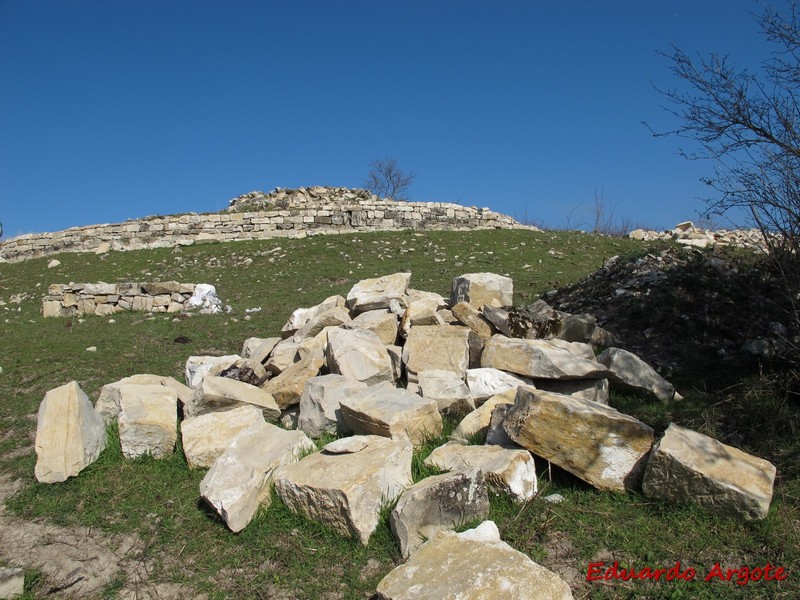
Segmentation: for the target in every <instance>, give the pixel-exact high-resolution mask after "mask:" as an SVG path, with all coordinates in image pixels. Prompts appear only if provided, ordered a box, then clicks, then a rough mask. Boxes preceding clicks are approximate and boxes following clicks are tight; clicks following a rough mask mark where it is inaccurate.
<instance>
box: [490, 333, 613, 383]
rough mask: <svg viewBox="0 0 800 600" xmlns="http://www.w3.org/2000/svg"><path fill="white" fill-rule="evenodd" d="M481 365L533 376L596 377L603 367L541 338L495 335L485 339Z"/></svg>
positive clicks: (551, 377)
mask: <svg viewBox="0 0 800 600" xmlns="http://www.w3.org/2000/svg"><path fill="white" fill-rule="evenodd" d="M481 366H483V367H493V368H495V369H500V370H501V371H511V372H512V373H516V374H518V375H523V376H526V377H533V378H537V379H600V378H603V377H605V376H606V371H607V369H606V367H604V366H603V365H601V364H600V363H597V362H595V361H593V360H589V359H586V358H582V357H580V356H576V355H575V354H573V353H572V352H570V351H569V350H568V349H564V348H560V347H558V346H556V345H554V344H553V343H552V341H545V340H526V339H516V338H507V337H505V336H502V335H499V334H498V335H495V336H493V337H492V339H490V340H489V341H488V342H486V345H485V346H484V348H483V356H482V357H481Z"/></svg>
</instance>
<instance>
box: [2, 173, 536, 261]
mask: <svg viewBox="0 0 800 600" xmlns="http://www.w3.org/2000/svg"><path fill="white" fill-rule="evenodd" d="M311 189H316V188H311ZM320 189H329V190H338V189H339V188H320ZM302 198H303V199H304V201H303V202H299V201H297V200H296V199H293V201H291V202H288V201H287V202H282V203H281V206H280V207H278V208H275V209H273V210H262V211H256V212H222V213H215V214H186V215H173V216H165V217H147V218H144V219H136V220H131V221H125V222H124V223H116V224H105V225H86V226H82V227H72V228H70V229H65V230H63V231H57V232H54V233H39V234H27V235H22V236H19V237H15V238H12V239H10V240H8V241H5V242H2V243H0V262H2V260H5V261H8V262H18V261H22V260H27V259H30V258H39V257H42V256H49V255H51V254H56V253H59V252H92V251H106V250H139V249H144V248H170V247H173V246H178V245H184V246H186V245H192V244H196V243H202V242H229V241H239V240H263V239H273V238H282V237H305V236H307V235H316V234H325V233H345V232H354V231H396V230H400V229H414V230H426V229H427V230H473V229H534V230H535V229H536V228H532V227H527V226H524V225H521V224H520V223H517V221H515V220H514V219H512V218H511V217H509V216H507V215H504V214H501V213H496V212H493V211H491V210H489V209H488V208H477V207H474V206H461V205H459V204H451V203H443V202H395V201H393V200H388V199H378V198H377V197H374V196H373V197H372V199H369V200H364V199H360V198H359V197H356V198H355V199H350V198H343V197H340V196H336V200H335V201H333V200H328V199H326V197H325V196H324V195H318V196H317V197H308V196H302Z"/></svg>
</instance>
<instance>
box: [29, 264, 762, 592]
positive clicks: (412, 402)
mask: <svg viewBox="0 0 800 600" xmlns="http://www.w3.org/2000/svg"><path fill="white" fill-rule="evenodd" d="M476 275H480V276H481V277H477V276H476ZM489 275H491V274H471V275H466V276H463V277H461V278H457V279H456V281H455V282H454V285H453V292H452V294H451V300H450V301H448V300H446V299H443V298H442V297H441V296H438V295H436V294H429V293H427V292H421V291H417V290H412V289H410V288H409V287H408V286H409V282H410V274H409V273H397V274H394V275H387V276H385V277H381V278H377V279H372V280H365V281H361V282H359V283H357V284H356V285H355V286H353V289H351V291H350V293H348V295H347V297H346V298H344V297H342V296H332V297H330V298H328V299H326V300H324V301H323V302H321V303H320V304H318V305H316V306H313V307H309V308H303V309H298V310H297V311H295V312H294V313H293V314H292V315H291V317H290V319H289V321H288V322H287V323H286V325H285V326H284V328H283V330H282V332H281V337H282V338H283V339H280V338H276V337H273V338H260V337H254V338H249V339H248V340H246V341H245V343H244V345H243V348H242V356H239V355H227V356H222V357H212V356H190V357H188V359H187V361H186V366H185V377H186V382H187V384H188V387H187V386H184V385H183V384H180V383H178V382H177V381H175V380H174V379H172V378H165V377H160V376H157V375H147V374H143V375H134V376H131V377H128V378H124V379H122V380H119V381H117V382H112V383H109V384H106V385H105V386H104V387H103V389H102V391H101V393H100V397H99V399H98V401H97V404H96V409H95V407H92V405H91V403H90V402H89V401H88V399H87V398H86V396H85V395H84V394H83V393H82V392H81V391H80V388H78V386H77V384H76V383H74V382H73V383H72V384H68V385H67V386H62V387H61V388H56V389H55V390H51V391H50V392H48V395H47V396H46V397H45V400H44V401H43V402H42V405H41V407H40V412H39V425H38V428H37V443H36V451H37V456H38V462H37V466H36V476H37V479H39V480H40V481H45V482H55V481H63V480H64V479H66V477H69V476H72V475H75V474H77V473H78V472H79V471H80V470H81V469H82V468H84V467H85V466H86V465H88V464H90V463H91V462H92V461H93V460H95V459H96V458H97V456H98V455H99V453H100V451H102V449H103V448H104V446H105V424H104V418H105V420H106V421H109V422H110V421H113V420H114V419H117V420H118V424H119V431H120V438H121V444H122V449H123V454H124V455H125V456H126V457H135V456H141V455H143V454H150V455H152V456H154V457H156V458H158V457H161V456H165V455H167V454H168V453H170V452H172V451H173V448H174V445H175V441H176V436H177V425H179V427H180V435H181V441H182V446H183V452H184V455H185V458H186V461H187V463H188V465H189V467H190V468H193V469H194V468H210V470H209V471H208V473H207V474H206V476H205V477H204V479H203V481H202V483H201V484H200V492H201V495H202V496H203V498H205V500H206V502H207V503H208V504H209V505H210V506H212V507H213V508H214V509H215V510H216V511H217V512H218V513H219V514H220V516H221V517H222V519H223V520H224V521H225V523H226V525H227V526H228V527H229V528H230V529H231V530H232V531H241V530H242V529H243V528H244V527H246V526H247V524H248V523H249V522H250V520H251V519H252V518H253V516H254V515H255V514H256V512H257V511H258V508H259V506H265V505H267V504H268V503H269V501H270V489H271V485H273V484H274V488H275V491H276V493H277V496H278V497H279V498H280V500H281V501H282V502H283V503H284V504H285V505H286V506H287V507H288V508H289V510H291V511H293V512H295V513H298V514H303V515H305V516H306V517H307V518H310V519H313V520H318V521H321V522H322V523H325V524H327V525H328V526H329V527H331V528H333V529H334V530H336V531H338V532H339V533H341V534H342V535H346V536H352V537H354V538H356V539H357V540H359V541H360V542H361V543H362V544H365V545H366V544H367V542H368V541H369V538H370V536H371V535H372V533H373V532H374V530H375V528H376V527H377V525H378V522H379V518H380V513H381V510H382V509H383V508H385V507H386V506H387V503H389V502H391V501H393V500H394V499H396V498H398V497H399V501H398V503H397V506H396V508H395V510H394V512H393V513H392V517H391V527H392V530H393V532H394V535H395V536H396V537H397V539H398V543H399V544H400V547H401V552H402V554H403V556H404V557H408V556H409V555H410V556H411V558H410V559H409V560H408V562H407V563H406V564H405V565H403V566H401V567H398V568H397V569H395V571H393V572H392V573H390V574H389V575H387V577H386V578H385V579H384V581H383V582H381V585H380V586H379V597H384V598H406V597H408V598H411V597H426V598H429V597H443V596H440V595H439V591H440V590H441V589H443V588H439V587H437V586H440V585H445V583H446V584H447V585H449V586H451V587H452V588H453V589H454V590H457V589H462V588H461V587H460V586H462V584H464V582H467V581H471V582H472V584H473V585H474V586H477V587H476V588H475V589H477V590H483V591H485V592H486V593H489V590H495V591H496V590H497V589H498V588H496V587H492V586H498V585H499V586H501V588H502V593H501V592H499V591H497V594H499V595H498V596H496V597H509V596H508V593H509V592H508V591H509V590H512V589H513V590H516V591H518V592H519V594H517V593H516V592H515V593H514V594H513V597H528V596H526V595H525V594H535V596H531V597H537V598H539V597H548V598H549V597H553V598H556V597H558V598H568V597H571V595H570V592H569V588H568V587H567V586H566V584H565V583H564V582H563V581H562V580H560V579H559V578H558V577H557V576H555V575H553V574H552V573H549V572H548V571H546V570H544V569H543V568H542V567H539V566H538V565H536V564H535V563H533V562H532V561H530V559H528V558H527V557H525V556H524V555H522V554H520V553H518V552H516V551H514V550H513V549H511V548H510V547H509V546H508V545H507V544H505V543H503V542H501V541H500V540H499V536H498V535H495V534H494V533H492V528H491V525H487V524H484V525H485V526H481V528H478V529H476V530H472V532H471V533H470V532H465V533H464V534H452V533H442V532H441V531H440V530H443V529H452V528H454V527H456V526H458V525H459V524H460V523H462V522H464V521H466V520H471V519H479V518H485V516H486V514H487V511H488V508H487V507H488V504H487V500H486V485H487V484H488V485H489V486H490V487H491V488H492V489H493V490H494V491H495V492H496V493H500V494H506V495H508V496H509V497H510V498H512V499H513V500H514V501H516V502H527V501H530V500H532V499H533V498H534V497H535V496H536V494H537V489H538V482H537V478H536V470H535V463H534V455H535V456H537V457H540V458H541V459H544V460H546V461H550V462H552V463H553V464H556V465H558V466H560V467H562V468H563V469H565V470H566V471H569V472H570V473H572V474H574V475H575V476H576V477H578V478H580V479H582V480H584V481H586V482H587V483H589V484H590V485H593V486H595V487H597V488H599V489H604V490H605V489H608V490H617V491H626V490H642V489H644V492H645V494H646V495H648V496H650V497H654V498H665V499H669V500H678V501H682V500H684V499H693V500H695V501H697V502H700V503H701V504H702V505H704V506H707V507H708V508H709V509H710V510H719V511H722V512H726V513H728V514H734V515H737V516H739V517H741V518H744V519H756V518H763V517H764V516H765V515H766V513H767V511H768V509H769V504H770V500H771V496H772V482H773V480H774V477H775V468H774V467H773V466H772V465H770V464H769V463H767V462H766V461H762V460H760V459H756V458H755V457H751V456H749V455H746V454H745V453H743V452H740V451H738V450H736V449H734V448H730V447H728V446H724V445H722V444H720V443H719V442H716V441H715V440H712V439H710V438H706V437H705V436H702V435H701V434H698V433H695V432H691V431H689V430H684V429H682V428H677V427H676V426H671V427H670V429H668V430H667V433H666V434H665V436H664V437H663V439H661V440H660V441H659V442H658V443H657V444H656V445H655V447H653V441H654V433H653V430H652V429H651V428H650V427H648V426H647V425H645V424H644V423H641V422H640V421H638V420H636V419H634V418H633V417H630V416H628V415H625V414H622V413H620V412H618V411H617V410H615V409H613V408H611V407H609V406H607V405H606V403H607V401H608V394H609V389H614V388H615V387H616V388H617V389H630V388H634V389H636V390H638V391H643V390H645V391H648V392H653V393H656V394H657V395H659V397H666V396H669V398H673V397H675V398H679V396H678V395H677V393H676V392H675V390H674V387H672V386H671V384H669V383H668V382H667V381H666V380H664V379H663V378H661V377H660V376H659V375H658V374H657V373H656V372H655V371H654V370H653V369H652V368H651V367H649V366H648V365H647V364H646V363H645V362H644V361H641V360H640V359H639V358H637V357H636V356H635V355H633V354H631V353H627V352H626V351H623V350H621V349H618V348H610V349H608V350H606V351H605V352H604V353H603V354H601V355H600V356H599V357H597V358H595V349H594V347H593V345H592V344H593V343H596V341H597V340H598V339H599V338H598V336H597V332H598V331H601V328H600V327H597V325H596V322H595V321H594V318H593V317H592V316H591V315H587V314H585V313H580V314H578V315H570V314H568V313H564V312H557V311H554V310H553V309H551V308H550V307H549V306H547V305H546V304H544V303H543V302H537V303H535V304H533V305H530V306H527V307H521V308H515V307H513V306H510V305H509V304H510V294H511V289H512V287H511V286H512V283H511V282H510V280H509V282H505V279H507V278H504V277H501V276H497V277H496V278H493V277H489ZM94 291H95V292H97V291H99V290H97V289H95V290H94ZM100 291H101V290H100ZM502 303H506V304H505V305H503V304H502ZM420 307H423V308H424V310H421V309H420V310H418V309H419V308H420ZM451 307H452V309H453V311H452V312H451V311H450V308H451ZM487 314H491V315H493V319H494V321H492V319H489V318H487ZM501 317H502V319H501ZM573 317H576V318H574V319H573ZM431 319H433V323H434V324H430V323H431V321H430V320H431ZM490 321H492V322H494V323H495V325H489V322H490ZM498 324H499V325H498ZM503 329H505V330H507V331H509V332H515V333H516V335H517V336H518V337H508V336H507V335H505V334H503V333H498V330H499V331H503ZM531 336H534V337H531ZM536 336H541V337H536ZM545 338H546V339H545ZM603 339H604V340H606V341H607V340H608V339H609V338H607V337H605V338H603ZM396 344H397V345H396ZM477 364H479V365H480V366H476V365H477ZM631 365H635V368H632V367H631ZM632 373H634V374H636V376H634V375H632ZM254 383H255V384H257V385H254ZM179 400H180V404H181V405H182V407H183V411H182V413H181V414H182V417H183V418H182V421H180V422H179V423H178V417H179ZM476 407H477V408H476ZM443 414H444V415H458V416H459V417H461V416H463V418H462V419H461V422H460V423H459V424H458V426H457V427H456V429H455V430H454V431H453V434H452V435H451V441H449V442H447V443H445V444H443V445H441V446H439V447H438V448H435V449H434V450H433V451H432V452H431V453H430V454H429V456H428V457H427V458H426V459H425V461H424V464H425V465H427V466H429V467H433V468H438V469H441V470H444V471H449V473H447V474H445V475H440V476H434V477H428V478H426V479H423V480H422V481H420V482H417V483H416V484H414V482H413V480H412V474H411V464H412V454H413V452H414V449H415V447H416V448H420V447H421V446H422V445H423V444H424V443H425V442H426V440H429V439H431V438H435V437H437V436H439V435H441V432H442V429H443V420H442V415H443ZM156 415H158V418H156ZM267 420H273V421H278V422H279V423H281V424H282V425H283V426H284V427H285V428H287V429H294V428H298V429H299V430H298V431H285V430H284V429H281V428H280V427H277V426H275V425H272V424H269V423H267ZM62 422H68V423H71V425H69V426H68V427H67V429H64V428H63V427H62ZM69 432H72V433H73V435H72V436H70V433H69ZM170 434H171V435H172V436H173V437H170ZM323 435H340V436H347V437H343V438H341V439H338V440H336V441H334V442H331V443H329V444H327V445H326V446H325V447H324V448H323V449H322V450H321V451H316V447H315V446H314V444H313V442H312V441H311V440H310V439H309V436H310V437H313V438H317V437H319V436H323ZM484 436H485V438H486V443H485V444H482V445H469V444H470V443H472V444H474V443H476V442H477V443H480V441H481V438H482V437H484ZM651 448H652V452H651ZM54 452H56V453H57V454H58V456H55V454H54ZM306 453H309V454H308V455H307V456H305V457H304V458H302V459H301V456H302V455H303V454H306ZM648 458H649V462H648ZM56 463H58V464H56ZM63 463H69V464H66V465H65V464H63ZM643 479H644V483H642V481H643ZM486 532H488V535H487V533H486ZM425 539H428V541H427V542H425V543H422V542H423V541H424V540H425ZM413 565H416V566H415V567H414V568H415V569H416V570H417V572H418V573H427V574H428V575H426V577H427V579H422V580H419V581H418V580H417V575H415V571H414V569H411V568H410V566H413ZM437 565H438V566H437ZM441 565H448V567H447V569H444V570H443V567H442V566H441ZM510 565H514V568H513V572H514V577H513V578H510V573H511V571H506V570H505V569H507V568H510ZM434 567H436V568H434ZM448 569H453V573H451V574H450V575H448V574H447V571H448ZM451 576H452V577H451ZM448 578H449V579H448ZM534 581H536V582H537V583H535V585H536V586H539V587H536V588H534V587H530V586H533V585H534V583H533V582H534ZM403 582H405V585H401V583H403ZM409 582H414V583H413V584H410V583H409ZM521 582H527V583H525V584H524V585H522V583H521ZM398 586H399V587H398ZM409 586H411V587H409ZM482 586H483V587H482ZM503 586H505V587H503ZM515 586H516V587H515ZM420 590H426V591H425V592H424V593H423V592H422V591H420ZM459 593H461V592H459ZM463 593H464V595H463V597H465V598H466V597H486V596H471V595H469V594H473V593H478V592H475V591H464V592H463ZM381 594H382V595H381ZM415 594H422V595H421V596H417V595H415ZM459 597H462V596H459Z"/></svg>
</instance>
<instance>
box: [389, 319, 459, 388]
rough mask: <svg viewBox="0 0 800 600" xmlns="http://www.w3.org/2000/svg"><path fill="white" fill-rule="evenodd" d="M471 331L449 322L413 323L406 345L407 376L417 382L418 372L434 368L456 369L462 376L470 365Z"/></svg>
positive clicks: (404, 356)
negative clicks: (415, 325) (414, 324)
mask: <svg viewBox="0 0 800 600" xmlns="http://www.w3.org/2000/svg"><path fill="white" fill-rule="evenodd" d="M469 332H470V330H469V329H468V328H467V327H452V326H449V325H418V326H417V327H414V328H413V329H412V330H411V333H410V334H409V336H408V339H406V344H405V346H404V347H403V363H404V364H405V367H406V375H407V377H408V380H409V381H412V382H416V381H418V378H417V373H419V372H420V371H426V370H431V369H441V370H444V371H453V372H454V373H456V374H457V375H458V376H459V377H461V378H462V379H463V378H464V377H465V375H466V371H467V367H468V366H469Z"/></svg>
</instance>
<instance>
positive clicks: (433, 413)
mask: <svg viewBox="0 0 800 600" xmlns="http://www.w3.org/2000/svg"><path fill="white" fill-rule="evenodd" d="M340 406H341V409H342V416H343V417H344V420H345V422H346V423H347V424H348V425H349V426H350V428H351V429H352V430H353V431H354V432H355V433H356V434H371V435H380V436H384V437H391V438H394V439H403V438H409V439H410V440H411V442H412V443H413V444H414V445H415V446H420V445H422V443H423V442H424V441H425V439H426V438H428V437H434V436H437V435H439V434H440V433H441V432H442V416H441V415H440V414H439V409H438V405H437V404H436V401H435V400H426V399H425V398H420V397H419V396H418V395H416V394H414V393H413V392H409V391H408V390H404V389H401V388H396V387H394V386H393V385H392V384H390V383H381V384H378V385H373V386H370V387H368V388H366V389H365V390H362V391H360V392H357V393H355V394H353V395H352V396H350V397H349V398H343V399H342V400H340Z"/></svg>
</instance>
